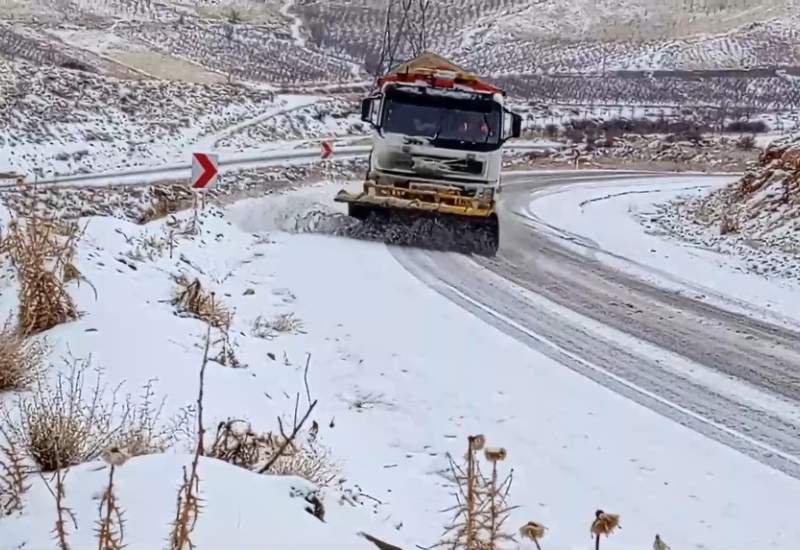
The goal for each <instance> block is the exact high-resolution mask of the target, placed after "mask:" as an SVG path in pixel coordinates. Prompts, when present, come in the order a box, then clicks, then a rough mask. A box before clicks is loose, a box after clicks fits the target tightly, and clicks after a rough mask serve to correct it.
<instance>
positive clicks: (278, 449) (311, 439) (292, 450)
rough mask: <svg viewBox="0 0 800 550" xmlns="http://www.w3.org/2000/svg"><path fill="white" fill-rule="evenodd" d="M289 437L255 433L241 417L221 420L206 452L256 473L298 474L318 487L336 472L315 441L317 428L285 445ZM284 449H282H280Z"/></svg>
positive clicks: (323, 484)
mask: <svg viewBox="0 0 800 550" xmlns="http://www.w3.org/2000/svg"><path fill="white" fill-rule="evenodd" d="M288 437H289V436H285V435H281V434H274V433H272V432H264V433H257V432H255V431H253V429H252V427H251V426H250V424H249V423H247V422H245V421H244V420H234V419H229V420H227V421H225V422H220V424H219V425H218V426H217V432H216V435H215V437H214V441H213V442H212V444H211V447H210V449H209V450H208V455H209V456H212V457H214V458H217V459H219V460H224V461H225V462H228V463H229V464H233V465H235V466H239V467H240V468H246V469H248V470H251V471H254V472H259V471H262V470H263V468H264V466H266V465H267V464H269V463H270V462H272V464H270V466H269V468H268V469H267V470H266V472H265V473H269V474H274V475H290V476H298V477H301V478H303V479H306V480H308V481H309V482H311V483H313V484H314V485H316V486H318V487H324V486H328V485H329V484H330V483H331V482H332V481H333V480H334V479H335V478H336V477H337V475H338V474H339V470H338V468H337V467H336V466H335V465H334V464H333V462H332V461H331V458H330V454H329V452H328V450H327V449H325V448H323V447H322V446H321V445H320V444H319V443H318V442H317V436H316V430H315V429H313V428H312V429H311V430H309V431H308V433H306V434H305V437H303V438H295V439H294V440H293V441H291V442H290V444H288V445H287V444H286V443H287V440H288ZM282 449H283V450H282Z"/></svg>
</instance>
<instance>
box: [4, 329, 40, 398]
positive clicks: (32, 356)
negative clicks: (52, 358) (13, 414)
mask: <svg viewBox="0 0 800 550" xmlns="http://www.w3.org/2000/svg"><path fill="white" fill-rule="evenodd" d="M47 351H48V349H47V346H46V345H45V344H44V343H43V342H42V341H36V340H31V339H26V338H25V337H24V336H23V335H22V334H20V333H19V331H18V330H17V328H16V326H15V323H14V322H13V321H12V320H11V319H8V320H6V322H5V324H4V325H3V327H2V328H0V391H3V390H19V389H24V388H27V387H28V386H29V385H31V384H32V383H33V382H35V381H36V380H38V379H39V378H40V377H41V375H42V374H43V360H44V358H45V355H46V354H47Z"/></svg>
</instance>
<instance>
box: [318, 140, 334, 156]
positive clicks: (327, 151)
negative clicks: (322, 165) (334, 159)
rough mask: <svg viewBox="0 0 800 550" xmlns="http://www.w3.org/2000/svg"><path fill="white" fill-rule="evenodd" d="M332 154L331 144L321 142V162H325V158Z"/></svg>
mask: <svg viewBox="0 0 800 550" xmlns="http://www.w3.org/2000/svg"><path fill="white" fill-rule="evenodd" d="M332 154H333V147H332V146H331V144H330V143H329V142H327V141H323V142H322V154H321V156H322V160H325V159H326V158H328V157H329V156H331V155H332Z"/></svg>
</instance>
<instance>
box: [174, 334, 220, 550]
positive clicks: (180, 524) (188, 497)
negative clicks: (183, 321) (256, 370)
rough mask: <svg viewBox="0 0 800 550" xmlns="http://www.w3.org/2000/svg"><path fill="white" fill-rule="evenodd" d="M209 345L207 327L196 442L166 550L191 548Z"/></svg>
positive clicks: (197, 499) (202, 444)
mask: <svg viewBox="0 0 800 550" xmlns="http://www.w3.org/2000/svg"><path fill="white" fill-rule="evenodd" d="M210 345H211V325H210V324H209V325H208V328H207V330H206V340H205V349H204V351H203V362H202V363H201V364H200V381H199V385H198V390H197V441H196V444H195V449H194V456H193V458H192V464H191V469H190V473H187V471H186V467H185V466H184V467H183V482H182V483H181V486H180V488H179V490H178V499H177V506H176V510H175V519H174V520H173V522H172V530H171V531H170V536H169V545H170V546H169V547H170V550H186V549H187V548H193V547H194V544H192V541H191V538H190V535H191V533H192V531H193V530H194V527H195V525H196V524H197V519H198V517H199V516H200V502H201V500H200V497H199V492H200V475H199V473H198V468H199V465H200V457H201V456H202V455H203V454H204V452H205V432H206V430H205V427H204V426H203V392H204V389H205V377H206V367H207V366H208V361H209V358H208V348H209V346H210Z"/></svg>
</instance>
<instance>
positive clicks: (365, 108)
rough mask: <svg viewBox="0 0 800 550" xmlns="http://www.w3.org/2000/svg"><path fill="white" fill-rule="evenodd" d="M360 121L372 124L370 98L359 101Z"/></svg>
mask: <svg viewBox="0 0 800 550" xmlns="http://www.w3.org/2000/svg"><path fill="white" fill-rule="evenodd" d="M361 120H362V121H364V122H366V123H368V124H372V98H371V97H365V98H364V99H362V100H361Z"/></svg>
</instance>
